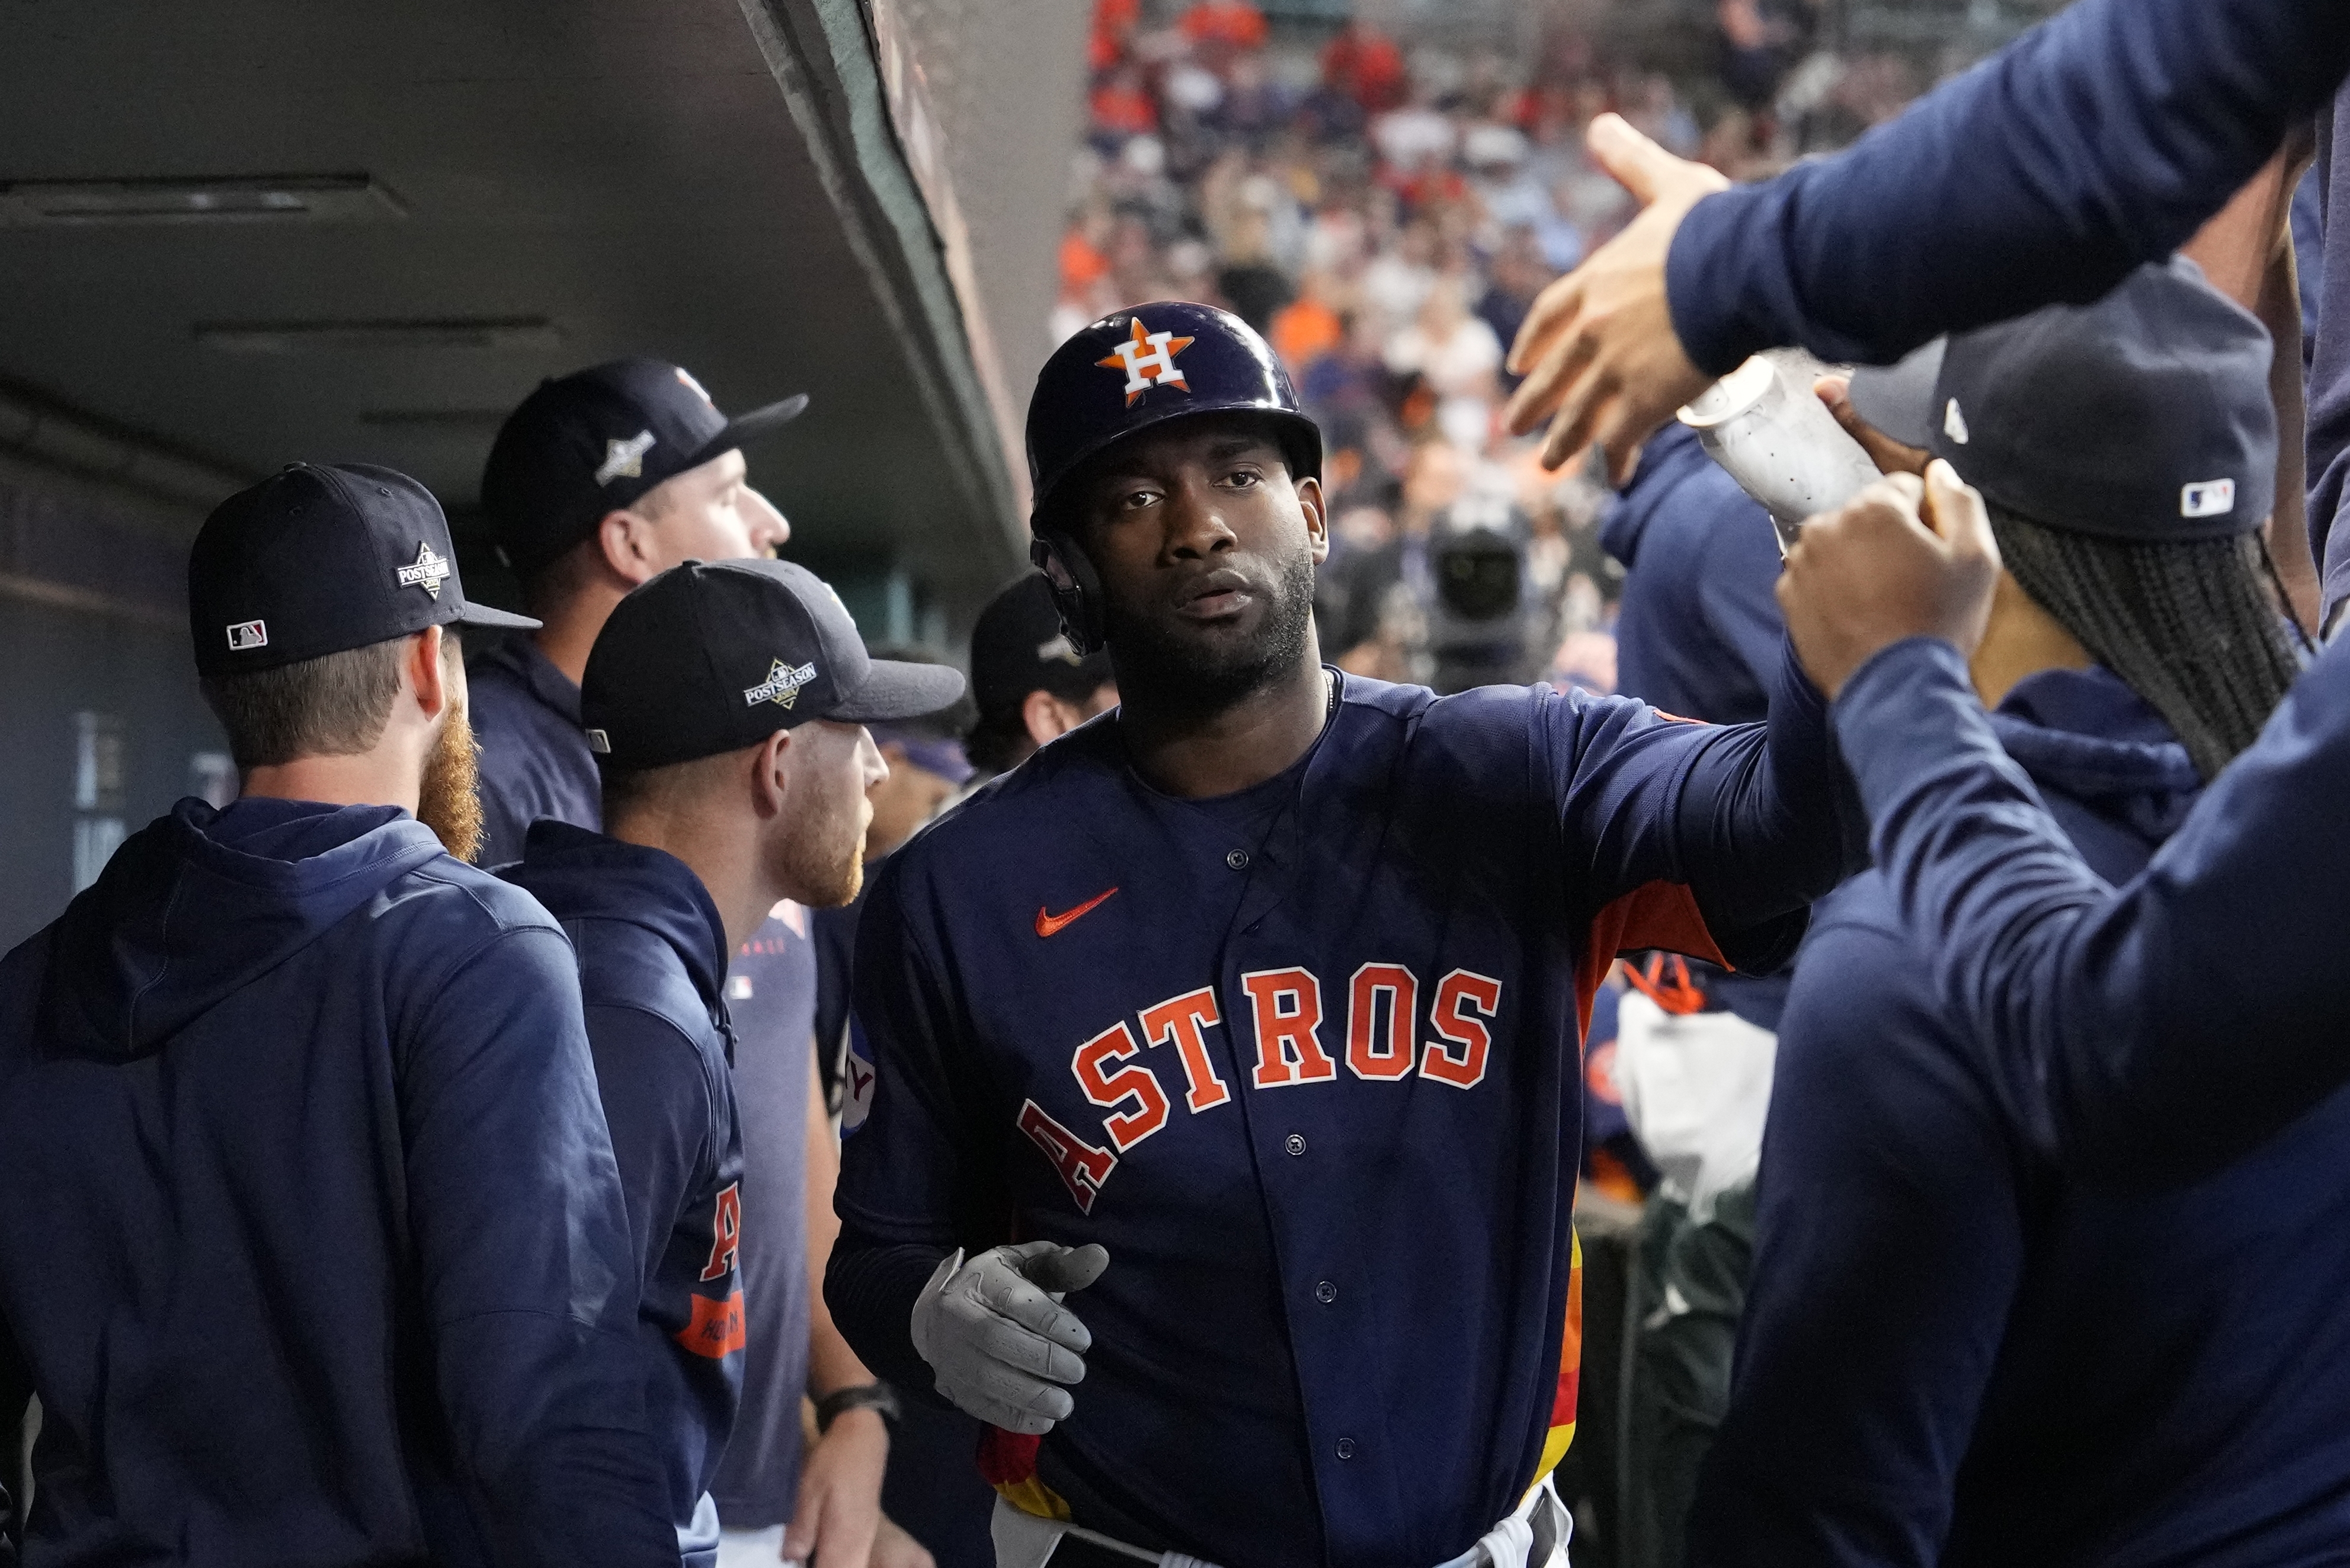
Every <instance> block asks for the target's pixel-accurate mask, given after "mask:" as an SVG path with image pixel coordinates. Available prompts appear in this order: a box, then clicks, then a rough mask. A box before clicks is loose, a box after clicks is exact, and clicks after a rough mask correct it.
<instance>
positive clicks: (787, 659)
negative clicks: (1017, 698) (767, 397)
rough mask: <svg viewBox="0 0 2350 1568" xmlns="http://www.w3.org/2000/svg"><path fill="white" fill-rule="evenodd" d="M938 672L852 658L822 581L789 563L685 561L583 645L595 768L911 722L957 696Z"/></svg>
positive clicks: (843, 620) (846, 632) (638, 593)
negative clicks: (796, 731)
mask: <svg viewBox="0 0 2350 1568" xmlns="http://www.w3.org/2000/svg"><path fill="white" fill-rule="evenodd" d="M962 686H963V680H962V671H961V670H956V669H954V668H953V667H952V666H951V665H944V664H906V663H900V662H899V661H897V660H895V659H875V658H873V657H872V656H871V655H869V654H868V653H867V652H866V651H865V640H864V639H862V638H860V637H858V634H857V622H856V621H855V620H853V619H851V618H850V617H849V614H848V609H847V607H846V606H844V605H843V604H842V603H841V602H840V596H838V595H837V594H836V593H834V592H833V591H832V587H831V585H830V584H828V583H827V582H826V581H825V580H824V579H823V578H821V577H819V576H816V574H815V573H813V572H811V571H809V570H808V569H807V568H806V567H805V566H795V565H794V564H793V563H791V562H789V561H711V562H703V561H688V562H686V563H685V564H684V565H683V566H672V567H671V568H670V569H669V570H668V571H666V572H663V573H661V574H660V576H657V577H654V578H653V579H651V580H650V582H646V583H643V584H641V585H639V587H637V588H635V589H634V590H633V591H632V592H630V593H629V597H626V598H624V599H622V600H621V601H620V602H619V605H618V606H616V607H614V608H613V610H612V614H611V617H610V618H609V619H608V620H606V621H605V623H604V629H603V631H602V632H601V633H599V634H598V637H597V639H596V646H595V647H594V648H593V649H589V650H588V654H587V673H586V676H585V678H584V679H583V680H581V681H580V683H579V717H580V722H581V724H582V725H583V726H584V727H585V728H586V729H587V744H588V747H589V749H590V750H592V751H593V752H594V753H596V757H597V760H598V762H600V763H605V764H606V765H608V766H610V767H617V768H625V769H630V770H634V769H639V768H657V767H664V766H667V765H668V764H670V763H688V762H691V761H693V760H694V759H695V758H696V757H708V756H715V755H717V754H718V753H722V752H733V751H740V750H741V749H742V748H743V747H744V746H754V745H756V744H758V743H759V742H761V741H764V740H765V739H766V738H767V737H768V736H769V735H772V734H774V733H775V732H776V731H778V730H788V729H792V728H794V727H795V726H797V725H800V724H804V723H806V722H808V721H809V720H811V719H835V720H838V721H840V722H843V723H852V724H862V723H866V722H875V721H882V720H890V719H919V718H920V717H921V716H922V715H924V714H926V713H935V712H937V711H939V710H940V709H941V708H944V707H946V706H947V705H948V704H950V703H951V702H952V701H954V700H955V699H956V698H958V697H960V696H962Z"/></svg>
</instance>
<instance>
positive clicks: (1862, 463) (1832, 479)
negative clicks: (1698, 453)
mask: <svg viewBox="0 0 2350 1568" xmlns="http://www.w3.org/2000/svg"><path fill="white" fill-rule="evenodd" d="M1679 418H1680V421H1681V423H1683V424H1685V425H1687V426H1689V427H1690V429H1691V430H1693V431H1697V439H1698V444H1699V445H1700V446H1702V447H1704V448H1705V450H1706V452H1707V455H1709V456H1711V458H1712V459H1713V461H1714V462H1718V463H1720V464H1721V466H1722V467H1723V468H1724V469H1725V470H1727V471H1728V472H1729V474H1730V477H1731V478H1732V479H1734V480H1736V481H1738V487H1739V488H1740V489H1741V490H1743V491H1744V492H1746V493H1747V494H1749V495H1751V496H1752V497H1753V498H1754V499H1755V500H1757V501H1759V502H1761V503H1762V504H1763V510H1764V511H1766V512H1768V513H1770V514H1771V524H1772V526H1773V528H1774V529H1776V530H1777V532H1778V535H1779V553H1780V554H1781V555H1785V554H1786V553H1787V546H1788V545H1791V544H1793V543H1794V538H1795V530H1796V528H1797V527H1798V526H1800V525H1801V524H1802V523H1803V521H1804V518H1806V517H1813V516H1816V515H1818V514H1820V513H1823V512H1832V511H1834V510H1835V508H1837V507H1839V506H1842V505H1843V504H1845V503H1846V502H1847V501H1850V500H1851V499H1852V498H1853V497H1854V496H1856V495H1857V494H1859V493H1861V492H1862V491H1863V490H1866V488H1868V486H1870V485H1872V484H1874V483H1877V480H1878V479H1880V478H1882V477H1883V475H1881V474H1879V473H1878V472H1877V464H1876V463H1874V462H1870V461H1869V457H1868V453H1867V452H1865V451H1863V450H1862V448H1861V444H1860V443H1859V442H1858V441H1855V440H1853V439H1852V437H1850V436H1848V435H1846V433H1845V431H1844V427H1843V426H1842V425H1840V424H1838V423H1836V421H1835V415H1834V414H1832V413H1830V412H1828V410H1827V405H1826V404H1825V403H1823V402H1821V401H1820V400H1819V398H1818V397H1817V396H1816V395H1814V392H1813V391H1812V389H1810V388H1809V387H1797V386H1795V385H1794V384H1793V383H1791V382H1790V381H1789V380H1788V379H1787V377H1786V376H1785V375H1784V374H1783V373H1782V372H1781V371H1780V369H1779V368H1778V367H1777V366H1776V365H1774V364H1773V363H1772V362H1771V361H1770V360H1768V359H1765V358H1763V357H1762V356H1761V355H1759V354H1758V355H1756V356H1755V357H1754V358H1752V359H1749V360H1747V361H1746V363H1745V364H1743V365H1741V366H1740V367H1738V369H1735V370H1732V371H1731V373H1730V374H1729V375H1727V376H1724V377H1723V378H1722V379H1721V380H1719V381H1716V382H1715V383H1714V384H1713V385H1712V386H1711V387H1708V388H1707V389H1705V390H1704V391H1703V392H1700V394H1698V396H1697V397H1696V398H1695V399H1694V400H1691V401H1690V404H1689V405H1688V406H1687V407H1686V408H1684V409H1682V410H1680V415H1679Z"/></svg>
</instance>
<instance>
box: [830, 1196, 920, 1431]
mask: <svg viewBox="0 0 2350 1568" xmlns="http://www.w3.org/2000/svg"><path fill="white" fill-rule="evenodd" d="M947 1252H948V1249H946V1248H943V1247H925V1246H922V1245H921V1244H920V1243H919V1242H916V1243H909V1244H906V1245H902V1246H892V1245H891V1244H889V1242H887V1241H879V1240H878V1239H876V1238H875V1237H873V1236H871V1235H868V1233H866V1232H865V1231H860V1230H858V1228H857V1227H856V1226H855V1225H853V1224H848V1223H843V1224H842V1226H841V1228H840V1236H839V1238H838V1239H837V1241H834V1242H833V1244H832V1256H831V1257H830V1258H829V1259H827V1261H826V1262H825V1268H824V1304H825V1305H826V1306H827V1307H829V1308H830V1309H831V1310H832V1321H833V1323H834V1324H836V1325H839V1324H847V1323H849V1322H852V1321H853V1322H855V1323H856V1324H858V1331H857V1332H856V1333H854V1334H852V1333H850V1332H849V1331H848V1330H847V1328H842V1329H841V1334H842V1337H844V1338H846V1339H847V1341H848V1347H849V1348H850V1349H851V1350H854V1351H855V1352H857V1358H858V1360H859V1361H862V1362H863V1363H865V1365H866V1366H867V1367H868V1368H869V1369H870V1370H871V1371H872V1373H873V1376H876V1377H879V1378H880V1379H882V1380H883V1381H884V1382H886V1383H888V1384H889V1386H891V1387H893V1388H895V1389H897V1390H898V1391H899V1393H901V1394H907V1395H910V1396H912V1397H916V1398H919V1399H920V1400H921V1401H922V1402H923V1403H924V1404H927V1405H934V1406H936V1407H939V1408H941V1409H946V1408H948V1407H949V1406H948V1402H947V1401H946V1400H945V1399H943V1398H941V1397H940V1396H939V1394H938V1391H937V1389H938V1378H937V1376H936V1375H935V1374H934V1373H932V1372H931V1367H930V1364H929V1363H928V1362H926V1361H924V1360H923V1359H922V1357H921V1353H920V1352H919V1351H917V1350H916V1349H915V1348H914V1336H913V1329H912V1324H913V1318H914V1299H915V1298H916V1297H917V1296H919V1295H920V1294H921V1293H922V1287H923V1286H924V1285H926V1284H928V1283H930V1282H931V1275H932V1274H933V1273H936V1272H938V1267H939V1263H940V1261H941V1260H942V1259H943V1258H945V1257H946V1255H947Z"/></svg>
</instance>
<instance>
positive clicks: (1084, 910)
mask: <svg viewBox="0 0 2350 1568" xmlns="http://www.w3.org/2000/svg"><path fill="white" fill-rule="evenodd" d="M1117 891H1118V889H1117V888H1111V889H1110V890H1109V893H1115V892H1117ZM1109 893H1096V894H1095V895H1094V896H1093V897H1092V898H1087V900H1086V901H1085V902H1084V903H1082V904H1079V905H1078V906H1077V907H1076V909H1071V910H1069V911H1068V912H1067V913H1066V914H1062V915H1048V914H1046V913H1045V906H1044V905H1042V904H1039V905H1037V906H1036V934H1037V935H1038V936H1040V937H1049V936H1052V935H1054V934H1055V933H1056V932H1058V931H1059V930H1060V929H1061V928H1062V927H1064V926H1066V925H1067V924H1068V923H1069V922H1070V921H1072V920H1076V919H1083V918H1084V917H1086V916H1087V915H1090V914H1092V913H1093V912H1094V911H1095V910H1096V909H1099V908H1100V907H1101V902H1102V900H1103V899H1104V898H1108V897H1109Z"/></svg>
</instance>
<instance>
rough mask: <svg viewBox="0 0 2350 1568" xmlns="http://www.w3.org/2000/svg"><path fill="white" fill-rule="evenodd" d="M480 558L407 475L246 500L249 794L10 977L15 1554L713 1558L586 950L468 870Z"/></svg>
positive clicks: (210, 563) (166, 851)
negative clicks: (629, 1180) (705, 1540)
mask: <svg viewBox="0 0 2350 1568" xmlns="http://www.w3.org/2000/svg"><path fill="white" fill-rule="evenodd" d="M449 554H450V545H449V541H448V532H447V524H446V522H445V520H444V519H443V518H442V515H441V512H440V508H439V506H438V504H436V503H434V502H433V501H432V496H431V495H430V494H429V493H427V492H425V491H424V489H423V488H422V487H421V485H418V484H416V483H414V482H413V481H411V480H409V479H407V478H405V477H404V476H402V475H400V474H396V473H392V472H390V471H388V470H375V469H313V468H308V467H305V466H301V465H296V466H295V467H293V468H289V469H287V470H286V471H285V472H281V473H279V474H277V475H276V476H275V477H274V478H272V479H270V480H266V481H265V482H263V483H261V484H259V485H256V486H255V487H254V488H253V489H251V490H248V491H245V492H243V493H240V494H238V495H236V496H234V497H231V498H230V500H229V501H228V502H226V503H224V504H223V505H222V506H221V508H220V509H219V510H217V511H215V512H214V513H213V516H212V518H211V519H210V520H208V521H207V522H206V524H205V525H204V528H203V532H202V533H200V534H199V535H198V536H197V538H196V542H195V545H194V549H193V551H192V557H191V564H190V567H189V583H190V596H189V597H190V605H191V620H192V625H193V628H194V631H195V633H196V639H195V640H196V663H197V668H198V670H199V672H200V674H201V675H202V677H203V682H204V695H205V697H206V700H207V701H209V702H210V703H211V704H212V706H213V711H215V713H217V714H218V715H219V716H220V718H221V721H222V726H223V728H224V730H225V731H226V732H227V734H228V739H229V745H230V750H231V752H232V753H233V754H234V756H235V757H236V759H237V764H238V767H239V769H240V772H241V774H242V777H243V784H244V796H245V798H244V799H242V800H240V801H238V802H237V803H236V804H235V805H231V806H229V807H227V808H226V809H225V810H221V811H215V810H213V808H212V807H211V806H209V805H205V804H204V803H203V802H202V801H197V800H187V801H182V802H181V803H180V805H178V806H177V807H176V808H174V809H173V811H172V813H171V814H169V815H166V816H163V817H161V818H160V819H158V820H157V821H156V822H154V823H153V824H151V825H150V826H148V827H147V828H145V829H144V830H142V831H141V832H140V833H138V834H137V835H135V836H132V837H131V838H130V840H129V841H128V842H126V843H125V844H124V845H123V846H121V848H120V850H118V851H117V852H116V854H115V856H114V857H113V859H112V860H111V862H110V863H109V865H108V867H107V868H106V871H105V873H104V874H103V875H102V876H101V877H99V880H98V882H97V884H96V885H95V886H94V887H92V888H90V889H89V890H88V891H87V892H85V893H84V894H82V895H81V896H80V897H79V898H76V899H75V900H74V902H73V903H72V904H71V905H69V906H68V909H67V910H66V912H65V914H64V916H63V917H62V918H60V919H58V920H57V922H56V923H55V924H53V925H51V926H50V927H49V928H48V929H46V930H44V931H42V932H41V933H39V934H38V935H37V936H36V937H34V938H33V939H32V940H29V941H27V942H26V943H25V944H24V945H23V946H21V947H19V948H18V949H16V951H14V952H13V953H11V954H9V955H8V957H7V958H6V959H5V961H0V1149H5V1151H6V1178H5V1180H0V1433H10V1434H13V1433H14V1432H15V1431H16V1427H17V1423H18V1420H19V1418H20V1417H22V1415H23V1414H24V1411H25V1408H26V1402H27V1400H28V1399H29V1398H31V1397H34V1396H38V1397H39V1399H40V1401H41V1407H42V1424H41V1434H40V1437H39V1439H38V1440H37V1442H36V1446H35V1448H34V1451H33V1457H32V1482H33V1490H32V1498H31V1504H30V1507H29V1509H28V1510H24V1509H19V1508H18V1507H17V1506H16V1504H14V1503H12V1501H11V1500H9V1499H8V1498H7V1496H6V1495H5V1490H0V1521H5V1527H6V1528H5V1531H0V1564H6V1565H10V1568H13V1565H14V1564H16V1563H17V1562H18V1561H19V1554H20V1553H21V1561H22V1563H23V1564H24V1565H25V1568H66V1565H79V1564H97V1563H108V1564H117V1563H140V1564H166V1563H168V1564H185V1565H187V1568H213V1565H219V1568H248V1565H255V1564H265V1563H268V1564H277V1563H283V1564H296V1563H298V1564H302V1565H304V1568H339V1565H341V1564H359V1563H368V1564H388V1563H434V1564H441V1565H447V1568H472V1565H473V1564H476V1563H484V1564H485V1563H496V1564H500V1565H501V1568H503V1565H506V1564H541V1563H544V1564H548V1565H549V1568H553V1565H555V1564H562V1565H564V1568H574V1565H584V1564H590V1563H595V1564H612V1565H614V1568H620V1565H629V1568H635V1565H644V1564H666V1565H667V1568H675V1564H676V1563H677V1546H676V1540H675V1537H674V1535H673V1533H672V1532H671V1530H670V1529H669V1527H668V1524H667V1522H666V1521H665V1519H664V1518H663V1516H662V1513H661V1511H660V1506H659V1501H660V1490H659V1487H660V1482H659V1476H658V1472H657V1470H656V1469H655V1467H654V1464H653V1459H652V1449H651V1446H650V1439H649V1438H647V1437H646V1435H645V1433H644V1431H643V1426H644V1421H643V1402H644V1396H643V1370H642V1363H641V1361H640V1359H639V1355H638V1352H637V1348H636V1345H635V1340H634V1336H633V1334H632V1333H631V1329H632V1324H633V1320H634V1316H635V1312H636V1304H637V1289H636V1273H635V1270H634V1268H633V1266H632V1259H631V1251H630V1248H629V1229H628V1215H627V1210H626V1208H625V1200H624V1199H623V1197H622V1194H621V1191H620V1185H619V1173H618V1171H617V1169H616V1168H615V1166H614V1162H613V1158H612V1150H611V1140H610V1137H609V1135H608V1131H607V1128H606V1126H605V1122H604V1117H603V1112H602V1109H601V1106H600V1105H599V1104H598V1099H597V1096H596V1081H595V1073H594V1069H593V1066H592V1065H591V1064H590V1063H589V1061H588V1056H587V1035H586V1032H585V1029H584V1027H583V1024H582V1022H581V1016H580V1003H579V992H578V988H577V981H576V980H575V979H574V976H573V972H572V959H571V951H570V947H569V944H568V943H567V941H566V940H565V939H564V937H563V934H562V932H561V931H560V930H559V929H557V928H556V926H555V924H554V922H553V920H552V919H550V918H549V917H548V916H547V915H546V911H545V910H543V909H540V908H539V907H538V906H537V905H536V904H535V903H533V902H532V901H531V899H530V898H528V897H527V896H526V895H525V894H523V893H521V892H520V891H518V890H516V889H515V888H509V887H507V886H506V885H504V883H501V882H499V881H497V880H496V879H494V877H489V876H488V875H486V874H484V873H483V872H480V871H477V870H474V869H473V867H469V866H467V865H465V864H463V862H462V860H460V859H459V858H457V857H458V856H462V855H465V854H468V853H470V850H471V846H472V844H473V839H474V837H475V835H476V832H477V828H478V815H477V814H476V813H473V812H471V811H469V803H470V801H471V799H472V778H471V774H470V771H469V769H468V767H467V763H469V762H470V760H471V757H472V754H473V753H472V744H471V737H470V735H469V734H468V733H467V732H466V729H465V724H464V711H463V709H464V684H463V664H462V662H461V661H460V660H459V659H458V657H457V654H458V649H457V645H456V642H455V639H454V636H453V635H452V628H455V627H457V626H484V625H497V624H500V623H501V621H502V620H512V619H513V618H506V617H503V616H502V615H501V614H500V612H495V611H488V610H484V609H482V608H481V607H477V606H471V605H468V604H466V602H465V600H464V597H463V587H462V586H461V585H459V584H458V583H457V581H456V580H455V571H454V568H453V567H452V566H450V564H449V561H448V555H449ZM524 624H525V625H528V624H531V623H528V622H525V623H524ZM224 631H225V636H224V635H223V633H224ZM444 846H450V847H451V848H453V849H454V851H455V854H453V855H452V853H451V852H450V848H444ZM15 1481H16V1475H15V1467H14V1465H13V1464H10V1465H9V1466H8V1467H7V1468H6V1469H0V1489H5V1487H8V1486H13V1485H14V1484H15ZM19 1514H21V1515H22V1517H21V1518H19V1517H17V1516H18V1515H19Z"/></svg>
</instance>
